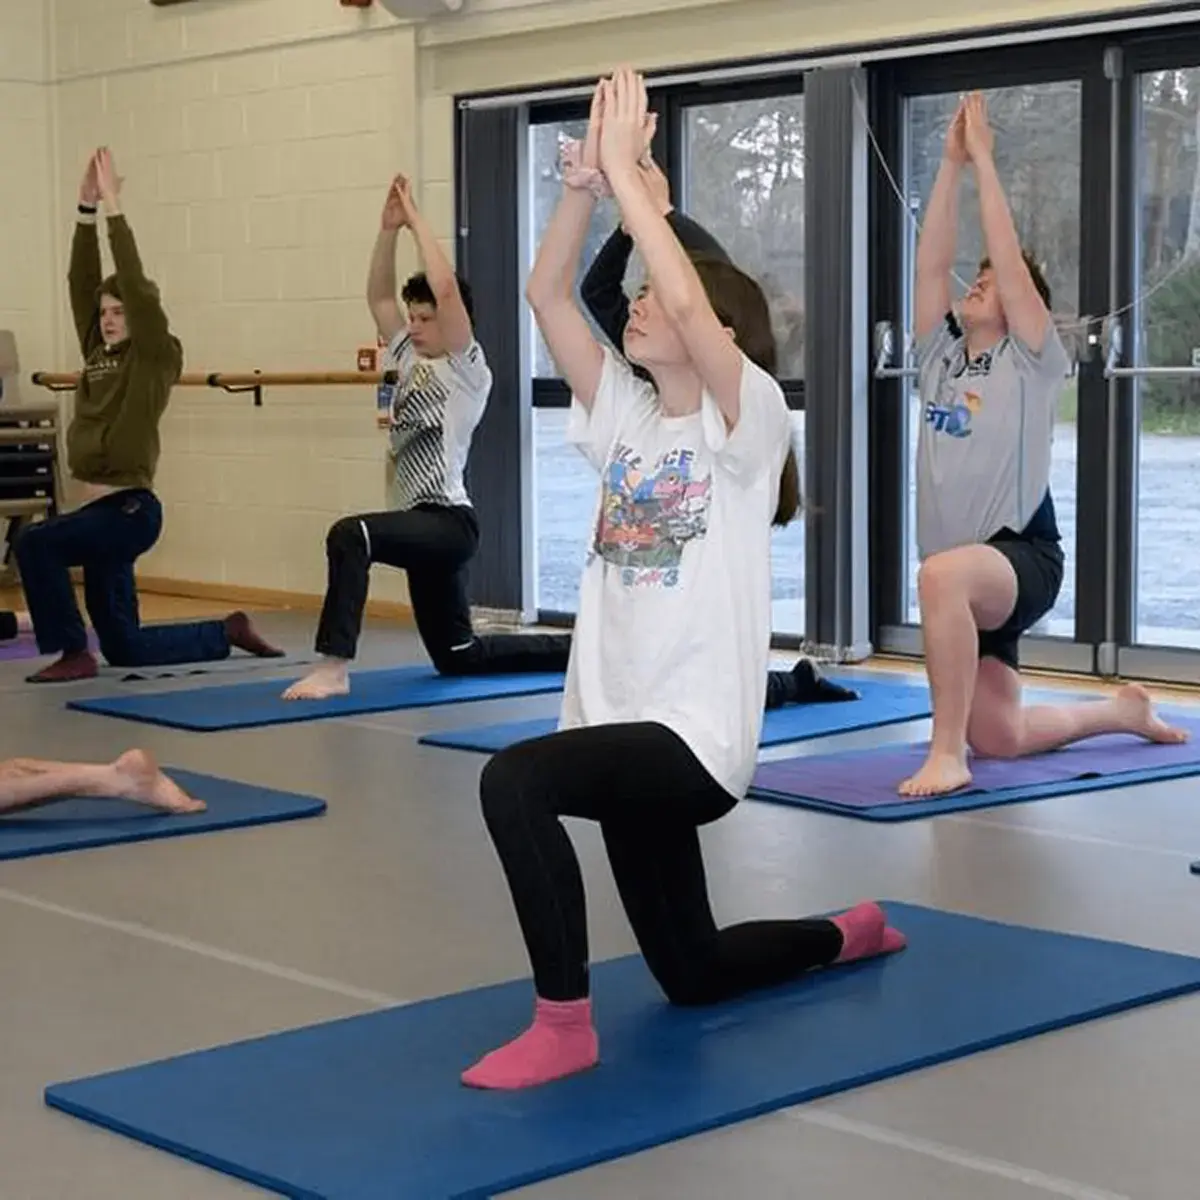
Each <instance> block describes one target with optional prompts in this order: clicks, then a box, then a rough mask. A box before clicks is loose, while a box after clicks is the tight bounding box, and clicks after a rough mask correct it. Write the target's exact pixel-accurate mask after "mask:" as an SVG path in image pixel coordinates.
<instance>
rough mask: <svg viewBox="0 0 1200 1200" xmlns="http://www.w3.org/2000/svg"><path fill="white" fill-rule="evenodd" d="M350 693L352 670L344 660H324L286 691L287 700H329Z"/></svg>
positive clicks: (284, 695)
mask: <svg viewBox="0 0 1200 1200" xmlns="http://www.w3.org/2000/svg"><path fill="white" fill-rule="evenodd" d="M349 694H350V672H349V669H348V664H346V663H344V662H323V663H321V664H320V665H319V666H316V667H314V668H313V669H312V670H311V671H309V673H308V674H307V675H305V677H304V678H303V679H298V680H297V681H296V682H295V683H293V684H292V686H291V687H289V688H288V689H287V690H286V691H285V692H284V693H283V698H284V699H285V700H328V699H329V697H330V696H348V695H349Z"/></svg>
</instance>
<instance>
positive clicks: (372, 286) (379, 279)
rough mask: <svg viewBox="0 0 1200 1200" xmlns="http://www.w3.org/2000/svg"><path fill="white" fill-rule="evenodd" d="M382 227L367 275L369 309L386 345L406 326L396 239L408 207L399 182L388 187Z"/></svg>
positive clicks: (402, 225)
mask: <svg viewBox="0 0 1200 1200" xmlns="http://www.w3.org/2000/svg"><path fill="white" fill-rule="evenodd" d="M379 224H380V228H379V236H378V237H377V238H376V239H375V249H374V250H373V251H372V253H371V266H370V269H369V270H368V272H367V307H368V308H369V309H370V310H371V316H372V317H373V318H374V319H375V327H376V329H378V330H379V336H380V337H381V338H383V340H384V341H385V342H391V340H392V339H393V338H394V337H395V336H396V334H398V333H399V332H400V331H401V330H402V329H403V328H404V326H405V321H404V317H403V316H402V315H401V313H400V301H399V300H398V299H397V296H396V237H397V235H398V234H399V232H400V230H401V229H402V228H403V227H404V205H403V203H402V202H401V200H400V195H399V193H398V192H397V191H396V180H392V182H391V183H390V184H389V185H388V194H387V199H386V200H385V201H384V204H383V216H382V217H381V218H380V223H379Z"/></svg>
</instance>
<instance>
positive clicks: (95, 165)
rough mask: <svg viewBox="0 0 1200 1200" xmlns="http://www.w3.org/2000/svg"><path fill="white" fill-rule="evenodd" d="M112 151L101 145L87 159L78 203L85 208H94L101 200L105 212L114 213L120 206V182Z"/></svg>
mask: <svg viewBox="0 0 1200 1200" xmlns="http://www.w3.org/2000/svg"><path fill="white" fill-rule="evenodd" d="M123 182H124V181H123V180H122V178H121V176H120V175H118V174H117V167H116V163H115V162H114V160H113V155H112V151H111V150H110V149H109V148H108V147H107V146H101V147H100V148H99V149H98V150H96V151H95V152H94V153H93V154H92V156H91V157H90V158H89V159H88V162H87V166H86V168H85V169H84V172H83V180H82V182H81V183H80V185H79V203H80V204H81V205H83V206H84V207H86V208H96V207H97V206H98V205H99V204H100V202H101V201H103V202H104V207H105V209H106V211H107V212H109V213H115V212H117V211H118V210H119V208H120V198H121V184H122V183H123Z"/></svg>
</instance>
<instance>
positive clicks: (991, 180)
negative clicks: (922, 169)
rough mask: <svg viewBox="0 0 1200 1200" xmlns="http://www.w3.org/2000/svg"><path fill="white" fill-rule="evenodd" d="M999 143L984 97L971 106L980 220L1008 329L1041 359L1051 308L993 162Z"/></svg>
mask: <svg viewBox="0 0 1200 1200" xmlns="http://www.w3.org/2000/svg"><path fill="white" fill-rule="evenodd" d="M993 141H994V139H993V137H992V131H991V128H990V126H989V125H988V118H987V103H986V101H985V100H984V98H983V95H982V94H981V93H979V92H974V93H972V94H971V95H970V96H969V97H968V98H967V101H966V145H967V152H968V153H969V154H970V156H971V161H972V162H973V163H974V164H975V176H976V179H977V180H978V183H979V218H980V223H981V224H982V225H983V241H984V245H985V246H986V247H987V253H988V258H989V259H991V263H992V270H993V271H994V272H995V273H996V290H997V292H998V293H999V295H1000V304H1001V307H1002V308H1003V309H1004V319H1005V320H1006V321H1007V322H1008V328H1009V331H1010V332H1011V333H1013V334H1014V335H1015V336H1016V337H1017V338H1018V339H1019V340H1020V341H1022V342H1023V343H1024V344H1025V345H1026V346H1027V347H1028V348H1029V349H1030V350H1032V351H1033V352H1034V353H1035V354H1038V353H1040V352H1041V350H1042V347H1043V346H1044V345H1045V342H1046V333H1047V331H1048V330H1049V328H1050V311H1049V309H1047V308H1046V305H1045V303H1044V302H1043V300H1042V297H1041V295H1040V293H1039V292H1038V290H1037V287H1036V285H1035V284H1034V282H1033V276H1032V275H1031V274H1030V273H1029V267H1028V266H1027V265H1026V263H1025V256H1024V254H1023V253H1022V251H1021V239H1020V238H1019V237H1018V236H1017V228H1016V226H1015V225H1014V224H1013V219H1012V212H1011V211H1010V210H1009V207H1008V200H1007V199H1006V198H1005V195H1004V186H1003V184H1001V182H1000V175H999V172H997V170H996V162H995V159H994V158H993V157H992V146H993Z"/></svg>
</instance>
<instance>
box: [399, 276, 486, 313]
mask: <svg viewBox="0 0 1200 1200" xmlns="http://www.w3.org/2000/svg"><path fill="white" fill-rule="evenodd" d="M454 278H455V279H457V280H458V294H459V295H460V296H461V297H462V302H463V308H465V309H466V310H467V316H468V317H469V318H470V319H471V321H472V323H474V321H475V302H474V299H473V297H472V296H471V285H470V284H469V283H468V282H467V281H466V280H465V279H464V278H463V277H462V276H461V275H459V274H458V273H457V272H456V273H455V276H454ZM400 299H401V300H403V301H404V303H405V304H428V305H430V306H431V307H433V308H437V297H436V296H435V295H434V294H433V288H431V287H430V286H429V278H428V276H426V274H425V272H424V271H418V272H417V273H416V274H415V275H410V276H409V277H408V278H407V279H406V280H405V281H404V288H403V290H402V291H401V292H400Z"/></svg>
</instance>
